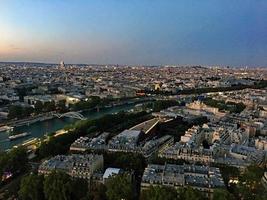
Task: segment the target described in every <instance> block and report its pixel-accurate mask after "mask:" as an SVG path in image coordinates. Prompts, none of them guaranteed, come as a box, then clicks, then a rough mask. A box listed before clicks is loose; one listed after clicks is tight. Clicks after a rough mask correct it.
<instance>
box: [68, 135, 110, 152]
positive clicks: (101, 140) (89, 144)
mask: <svg viewBox="0 0 267 200" xmlns="http://www.w3.org/2000/svg"><path fill="white" fill-rule="evenodd" d="M109 135H110V133H107V132H104V133H102V134H100V135H99V136H97V137H95V138H89V137H80V138H78V139H77V140H75V141H74V142H73V143H72V144H71V146H70V151H81V152H84V151H86V150H105V149H107V145H106V143H107V138H108V136H109Z"/></svg>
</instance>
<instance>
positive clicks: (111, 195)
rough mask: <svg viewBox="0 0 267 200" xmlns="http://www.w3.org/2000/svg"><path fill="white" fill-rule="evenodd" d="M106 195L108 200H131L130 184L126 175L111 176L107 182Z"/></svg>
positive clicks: (131, 189)
mask: <svg viewBox="0 0 267 200" xmlns="http://www.w3.org/2000/svg"><path fill="white" fill-rule="evenodd" d="M106 195H107V198H108V200H118V199H127V200H131V199H133V196H134V193H133V187H132V183H131V181H130V179H129V177H128V176H127V175H117V176H113V177H112V178H110V179H109V180H108V181H107V191H106Z"/></svg>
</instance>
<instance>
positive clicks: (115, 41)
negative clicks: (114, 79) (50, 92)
mask: <svg viewBox="0 0 267 200" xmlns="http://www.w3.org/2000/svg"><path fill="white" fill-rule="evenodd" d="M266 10H267V1H264V0H258V1H251V0H236V1H230V0H225V1H220V0H205V1H194V0H181V1H179V2H175V1H171V0H167V1H160V0H155V1H153V2H152V1H149V0H142V1H141V0H139V1H138V0H131V1H130V0H125V1H116V0H103V1H93V0H92V1H85V0H76V1H70V0H65V1H62V0H47V1H41V0H29V1H19V0H9V1H1V2H0V62H40V63H59V61H60V60H64V61H65V63H70V64H75V63H76V64H90V63H91V64H103V65H104V64H109V63H110V64H120V65H165V64H166V65H168V64H169V65H175V64H179V65H204V66H205V65H207V66H211V65H219V66H227V65H229V66H267V56H266V52H267V12H266Z"/></svg>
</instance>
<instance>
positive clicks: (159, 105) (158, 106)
mask: <svg viewBox="0 0 267 200" xmlns="http://www.w3.org/2000/svg"><path fill="white" fill-rule="evenodd" d="M177 105H180V102H178V101H175V100H157V101H154V102H151V103H146V104H145V108H151V109H153V111H154V112H159V111H161V110H163V109H166V108H169V107H172V106H177Z"/></svg>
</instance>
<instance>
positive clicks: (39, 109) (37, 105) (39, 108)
mask: <svg viewBox="0 0 267 200" xmlns="http://www.w3.org/2000/svg"><path fill="white" fill-rule="evenodd" d="M43 106H44V105H43V103H42V102H41V101H37V102H36V103H35V105H34V108H35V112H36V113H41V112H42V111H43Z"/></svg>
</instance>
